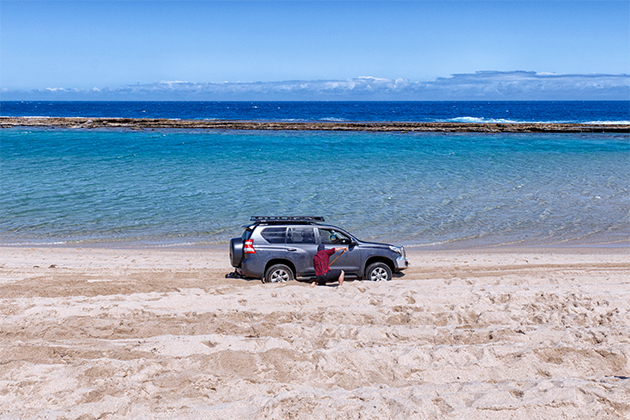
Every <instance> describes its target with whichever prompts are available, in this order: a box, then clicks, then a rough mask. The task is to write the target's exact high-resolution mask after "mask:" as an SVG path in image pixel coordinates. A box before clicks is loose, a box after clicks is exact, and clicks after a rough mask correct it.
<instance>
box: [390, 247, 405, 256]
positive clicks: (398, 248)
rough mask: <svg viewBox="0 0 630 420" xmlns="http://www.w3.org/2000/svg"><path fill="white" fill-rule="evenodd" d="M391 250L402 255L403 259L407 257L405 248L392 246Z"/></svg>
mask: <svg viewBox="0 0 630 420" xmlns="http://www.w3.org/2000/svg"><path fill="white" fill-rule="evenodd" d="M389 249H391V250H392V251H394V252H396V253H398V254H400V256H401V257H404V256H405V247H402V246H394V245H390V246H389Z"/></svg>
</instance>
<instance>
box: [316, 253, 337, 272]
mask: <svg viewBox="0 0 630 420" xmlns="http://www.w3.org/2000/svg"><path fill="white" fill-rule="evenodd" d="M334 253H335V249H334V248H331V249H325V250H323V251H317V254H315V256H314V257H313V266H314V267H315V275H316V276H323V275H324V274H326V273H328V270H330V264H328V260H329V258H330V256H331V255H332V254H334Z"/></svg>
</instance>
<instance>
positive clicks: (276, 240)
mask: <svg viewBox="0 0 630 420" xmlns="http://www.w3.org/2000/svg"><path fill="white" fill-rule="evenodd" d="M260 235H261V236H262V237H263V238H265V240H266V241H267V242H269V243H270V244H283V243H284V242H285V240H286V238H287V228H285V227H283V228H277V227H268V228H264V229H263V230H262V232H260Z"/></svg>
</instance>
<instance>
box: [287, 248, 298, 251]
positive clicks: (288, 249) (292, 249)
mask: <svg viewBox="0 0 630 420" xmlns="http://www.w3.org/2000/svg"><path fill="white" fill-rule="evenodd" d="M287 251H297V248H287Z"/></svg>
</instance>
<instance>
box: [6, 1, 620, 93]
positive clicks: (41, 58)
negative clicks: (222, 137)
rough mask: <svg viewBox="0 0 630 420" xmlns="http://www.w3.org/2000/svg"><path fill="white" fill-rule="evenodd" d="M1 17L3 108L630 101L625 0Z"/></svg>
mask: <svg viewBox="0 0 630 420" xmlns="http://www.w3.org/2000/svg"><path fill="white" fill-rule="evenodd" d="M0 5H1V6H0V7H1V9H0V19H1V29H0V31H1V33H0V34H1V39H0V42H1V44H0V54H1V55H0V88H1V89H2V99H17V98H19V97H20V95H22V96H23V97H24V98H25V99H29V98H33V99H34V98H36V97H37V96H38V95H39V96H42V95H43V96H44V97H46V98H51V97H52V98H54V97H58V98H59V99H68V98H71V99H72V98H74V97H76V96H77V95H78V97H80V98H81V99H89V98H95V99H118V98H128V99H138V98H144V99H178V98H181V99H207V100H214V99H230V98H237V99H265V98H267V97H268V98H269V99H329V97H330V96H331V95H332V97H333V98H334V99H344V98H348V99H356V98H355V97H356V96H357V95H358V96H359V97H362V98H365V99H398V98H401V99H440V98H442V97H443V98H444V99H457V98H461V99H471V98H470V97H469V96H473V97H479V98H480V99H484V98H488V99H494V98H495V97H496V96H497V95H499V94H498V93H497V92H498V91H500V92H499V93H501V92H502V93H501V94H500V95H499V96H500V98H499V97H497V98H498V99H510V98H513V99H528V97H527V95H530V96H531V95H533V98H534V99H535V98H537V97H536V95H538V96H541V95H542V96H543V97H541V98H542V99H549V98H547V97H545V95H547V96H549V95H552V96H553V95H556V96H558V97H559V98H560V97H561V98H560V99H573V98H572V97H571V95H573V96H575V98H576V99H591V97H590V96H593V98H595V99H600V98H601V99H607V98H608V97H610V98H611V99H623V98H626V99H628V98H629V97H630V96H629V93H628V92H630V81H629V80H630V77H629V76H628V74H629V73H630V2H628V1H625V0H622V1H577V2H573V1H490V2H481V1H461V2H451V1H407V2H398V1H387V2H381V1H362V2H353V1H311V2H308V1H280V2H269V1H252V2H241V1H226V2H222V1H178V2H169V1H146V2H145V1H60V2H57V1H10V0H8V1H7V0H2V2H1V3H0ZM494 76H496V77H494ZM366 81H367V82H368V83H367V85H366ZM370 81H371V82H370ZM462 81H464V82H465V84H464V85H461V83H460V82H462ZM184 82H185V83H184ZM225 82H227V83H225ZM254 82H255V83H254ZM326 83H327V84H326ZM331 83H337V85H336V87H334V88H333V89H332V90H331V88H330V86H331ZM481 85H483V88H480V86H481ZM305 86H307V87H306V88H305ZM344 86H345V87H344ZM366 86H368V87H366ZM387 86H389V87H387ZM392 86H394V87H393V88H392ZM506 86H507V87H510V86H511V89H506ZM536 86H539V88H538V93H536V92H537V91H536ZM349 87H350V88H349ZM326 89H328V90H326ZM361 89H363V90H361ZM541 89H542V90H544V91H545V92H543V93H541V92H542V91H541ZM283 92H284V93H283ZM322 92H323V93H322ZM326 92H327V93H326ZM510 92H511V93H510ZM524 92H525V93H524ZM572 92H573V93H572ZM73 95H74V96H73ZM125 95H126V96H125ZM169 95H170V96H169ZM283 95H284V96H286V98H285V97H283ZM327 95H328V96H327ZM458 95H459V96H458ZM475 95H476V96H475ZM510 95H512V97H510ZM519 95H520V96H523V95H524V97H519ZM580 95H581V96H582V97H580ZM589 95H590V96H589ZM598 95H599V97H597V96H598ZM584 96H586V97H584ZM615 96H616V97H615ZM551 99H553V98H551Z"/></svg>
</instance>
